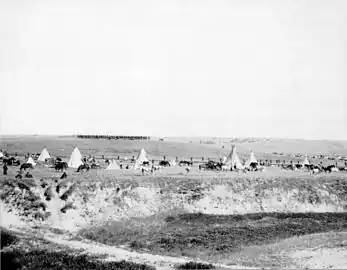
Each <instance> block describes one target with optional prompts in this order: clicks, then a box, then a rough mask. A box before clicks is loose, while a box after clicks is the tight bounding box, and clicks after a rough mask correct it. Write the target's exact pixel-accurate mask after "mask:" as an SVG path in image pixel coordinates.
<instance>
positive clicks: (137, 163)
mask: <svg viewBox="0 0 347 270" xmlns="http://www.w3.org/2000/svg"><path fill="white" fill-rule="evenodd" d="M144 161H149V160H148V158H147V154H146V151H145V149H143V148H142V149H141V151H140V153H139V155H138V156H137V159H136V161H135V165H134V169H135V170H136V169H138V168H140V167H141V165H142V163H143V162H144Z"/></svg>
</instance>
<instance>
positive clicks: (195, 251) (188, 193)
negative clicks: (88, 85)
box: [0, 138, 347, 269]
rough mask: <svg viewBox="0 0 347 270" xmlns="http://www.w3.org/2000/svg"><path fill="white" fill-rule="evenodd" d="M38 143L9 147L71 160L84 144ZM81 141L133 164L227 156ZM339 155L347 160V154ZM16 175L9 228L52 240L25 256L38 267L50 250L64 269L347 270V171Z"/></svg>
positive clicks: (192, 147) (0, 184) (8, 193)
mask: <svg viewBox="0 0 347 270" xmlns="http://www.w3.org/2000/svg"><path fill="white" fill-rule="evenodd" d="M35 140H36V139H35V138H30V139H25V140H21V139H20V138H17V139H16V138H10V139H7V141H6V142H2V147H3V145H4V144H6V149H8V151H9V152H14V151H17V152H18V153H27V152H35V153H36V152H40V150H41V149H42V147H43V146H46V147H48V148H49V149H48V150H50V149H52V150H51V151H52V152H54V151H57V152H59V151H62V152H59V153H63V150H61V149H64V151H66V153H68V154H67V155H69V154H70V152H71V148H72V147H73V146H74V145H75V144H74V141H73V140H71V138H62V139H59V140H57V142H56V144H54V143H53V140H52V139H51V138H50V139H47V140H46V139H42V140H41V141H40V140H37V141H35ZM77 141H78V144H77V143H76V144H77V145H78V146H79V148H80V150H81V152H82V153H83V154H88V153H89V152H88V151H91V152H92V153H94V154H102V153H104V151H108V152H107V153H109V154H112V155H118V154H119V155H126V156H132V155H136V153H137V152H138V150H139V149H140V148H142V147H144V148H145V149H146V150H147V152H148V153H149V154H152V155H157V156H158V157H160V156H162V155H166V156H167V157H169V156H170V155H172V156H175V154H177V155H178V156H179V157H182V156H183V157H184V155H183V154H180V153H184V154H185V155H187V156H186V157H187V158H188V157H189V155H193V154H196V155H205V154H206V155H209V154H211V155H213V154H215V155H219V149H218V148H217V147H216V146H214V145H200V144H199V143H196V144H195V143H189V142H183V141H182V142H166V141H164V142H157V141H149V142H143V141H141V142H127V143H124V142H123V141H89V140H83V141H82V140H77ZM160 144H161V146H158V145H160ZM238 147H239V148H238V150H239V152H240V151H241V149H242V147H241V145H240V146H238ZM335 147H336V146H335ZM339 147H340V146H339ZM3 148H5V147H3ZM181 148H182V149H181ZM88 149H89V150H88ZM244 149H245V148H244ZM253 149H254V148H253ZM339 149H340V150H341V152H339V153H341V155H342V153H343V147H340V148H339ZM247 151H248V150H247ZM247 151H245V154H247ZM271 151H272V150H269V152H271ZM274 151H277V152H279V151H278V150H274ZM327 151H328V150H327ZM168 153H169V154H168ZM289 154H290V153H288V155H289ZM258 156H259V157H261V156H262V154H261V153H259V154H258ZM17 169H18V168H16V167H10V168H9V172H8V175H7V176H3V175H1V177H0V189H1V192H0V193H1V202H2V205H1V208H2V209H1V211H2V213H1V215H2V217H3V216H5V219H2V221H1V225H2V226H4V227H6V228H10V229H12V230H14V231H15V232H16V234H17V235H18V237H19V238H20V239H22V240H23V241H24V242H25V241H26V240H25V239H26V237H27V236H28V235H31V236H35V237H38V238H37V239H36V238H35V237H34V239H36V240H35V241H36V242H39V243H41V242H40V241H46V242H45V243H46V244H44V245H43V246H44V249H41V250H40V251H37V250H36V249H35V248H33V247H31V246H27V247H26V248H24V249H21V250H19V251H18V252H19V253H20V254H21V256H24V258H25V256H27V258H28V259H26V260H27V261H30V263H32V264H33V265H37V264H35V263H37V261H35V260H34V261H33V258H34V257H35V256H36V255H37V256H39V257H40V256H43V257H45V258H50V257H49V256H52V255H49V254H45V252H46V251H47V252H48V253H49V252H54V250H56V251H59V250H60V249H62V248H63V247H64V246H67V247H69V248H70V249H67V252H68V253H64V254H60V255H61V258H62V260H61V263H63V262H66V261H70V260H72V261H71V262H69V263H71V265H74V261H73V258H70V257H69V256H70V255H71V254H75V255H83V254H87V255H89V256H90V257H77V259H78V260H80V261H81V262H82V263H83V264H84V263H86V264H88V263H90V265H96V263H98V262H99V261H100V260H101V261H102V262H105V263H106V262H119V261H122V260H126V261H132V262H134V263H137V264H146V265H148V267H155V268H157V269H172V268H175V267H176V268H177V267H178V265H179V264H181V265H183V264H187V263H188V262H189V261H199V262H201V263H204V264H206V265H207V264H209V263H211V264H213V265H214V266H215V267H216V268H221V269H227V268H237V267H260V268H261V267H266V268H268V267H275V268H278V267H292V268H293V267H294V268H295V267H311V268H329V267H330V266H333V267H335V268H338V267H340V268H343V267H345V268H346V267H347V258H346V254H347V227H346V224H347V214H346V209H347V173H346V172H333V173H329V174H325V173H324V174H320V175H310V174H309V173H308V172H304V171H284V170H281V169H279V168H267V170H266V171H265V172H248V173H247V174H242V173H236V172H220V173H216V172H202V173H201V172H199V171H198V170H197V168H196V166H194V167H193V168H192V170H191V171H190V172H189V173H186V172H185V170H184V168H180V167H173V168H166V169H163V170H162V172H158V173H157V174H156V175H155V176H150V175H148V176H143V175H142V174H141V172H139V171H134V170H125V171H123V172H122V171H112V172H111V171H106V170H104V169H100V170H91V171H89V172H84V173H77V172H76V170H74V169H71V168H69V169H68V170H67V175H68V178H67V180H60V179H59V176H60V175H61V173H57V172H55V171H54V169H51V168H47V167H45V166H43V165H38V166H36V167H35V168H34V169H33V170H32V174H33V176H34V179H31V180H30V179H23V180H14V176H15V175H16V171H17ZM41 179H44V181H41ZM43 182H45V183H46V184H47V185H46V186H45V187H42V183H43ZM57 186H59V188H60V190H59V191H56V190H57ZM47 187H50V188H51V190H50V192H49V195H47V190H48V188H47ZM48 197H49V200H48V199H47V198H48ZM62 209H64V211H61V210H62ZM19 231H22V232H26V233H24V235H20V234H18V232H19ZM10 247H11V245H10ZM17 249H18V247H16V246H13V250H14V251H16V250H17ZM45 250H46V251H45ZM30 252H34V253H30ZM35 252H37V253H35ZM11 254H12V253H9V256H12V255H13V254H12V255H11ZM33 254H34V255H35V254H36V255H35V256H33ZM69 254H70V255H69ZM100 254H101V255H102V256H101V255H100ZM60 255H59V256H60ZM95 255H97V256H99V257H98V258H95V257H93V256H95ZM47 256H48V257H47ZM100 256H101V257H100ZM40 258H41V257H40ZM74 258H76V257H74ZM95 260H97V261H95ZM57 263H59V262H57ZM114 265H116V263H115V264H114ZM187 265H189V264H187ZM100 267H101V266H100ZM100 269H104V268H100ZM105 269H106V268H105ZM133 269H135V268H133ZM142 269H145V268H142Z"/></svg>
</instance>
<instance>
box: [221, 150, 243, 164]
mask: <svg viewBox="0 0 347 270" xmlns="http://www.w3.org/2000/svg"><path fill="white" fill-rule="evenodd" d="M224 164H225V165H227V166H228V167H229V169H230V168H234V167H235V166H236V168H237V169H241V168H242V167H243V166H242V163H241V161H240V159H239V157H238V155H237V152H236V146H235V145H233V146H232V148H231V151H230V154H229V155H228V156H227V158H226V160H225V162H224Z"/></svg>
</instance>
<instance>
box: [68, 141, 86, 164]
mask: <svg viewBox="0 0 347 270" xmlns="http://www.w3.org/2000/svg"><path fill="white" fill-rule="evenodd" d="M82 164H83V162H82V155H81V152H80V150H78V148H77V146H76V147H75V148H74V150H73V151H72V153H71V156H70V159H69V162H68V164H67V165H68V166H69V167H71V168H78V167H79V166H80V165H82Z"/></svg>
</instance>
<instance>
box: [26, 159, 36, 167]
mask: <svg viewBox="0 0 347 270" xmlns="http://www.w3.org/2000/svg"><path fill="white" fill-rule="evenodd" d="M26 163H30V164H31V165H33V166H35V165H36V162H35V161H34V160H33V158H32V157H29V158H28V160H27V162H26Z"/></svg>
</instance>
